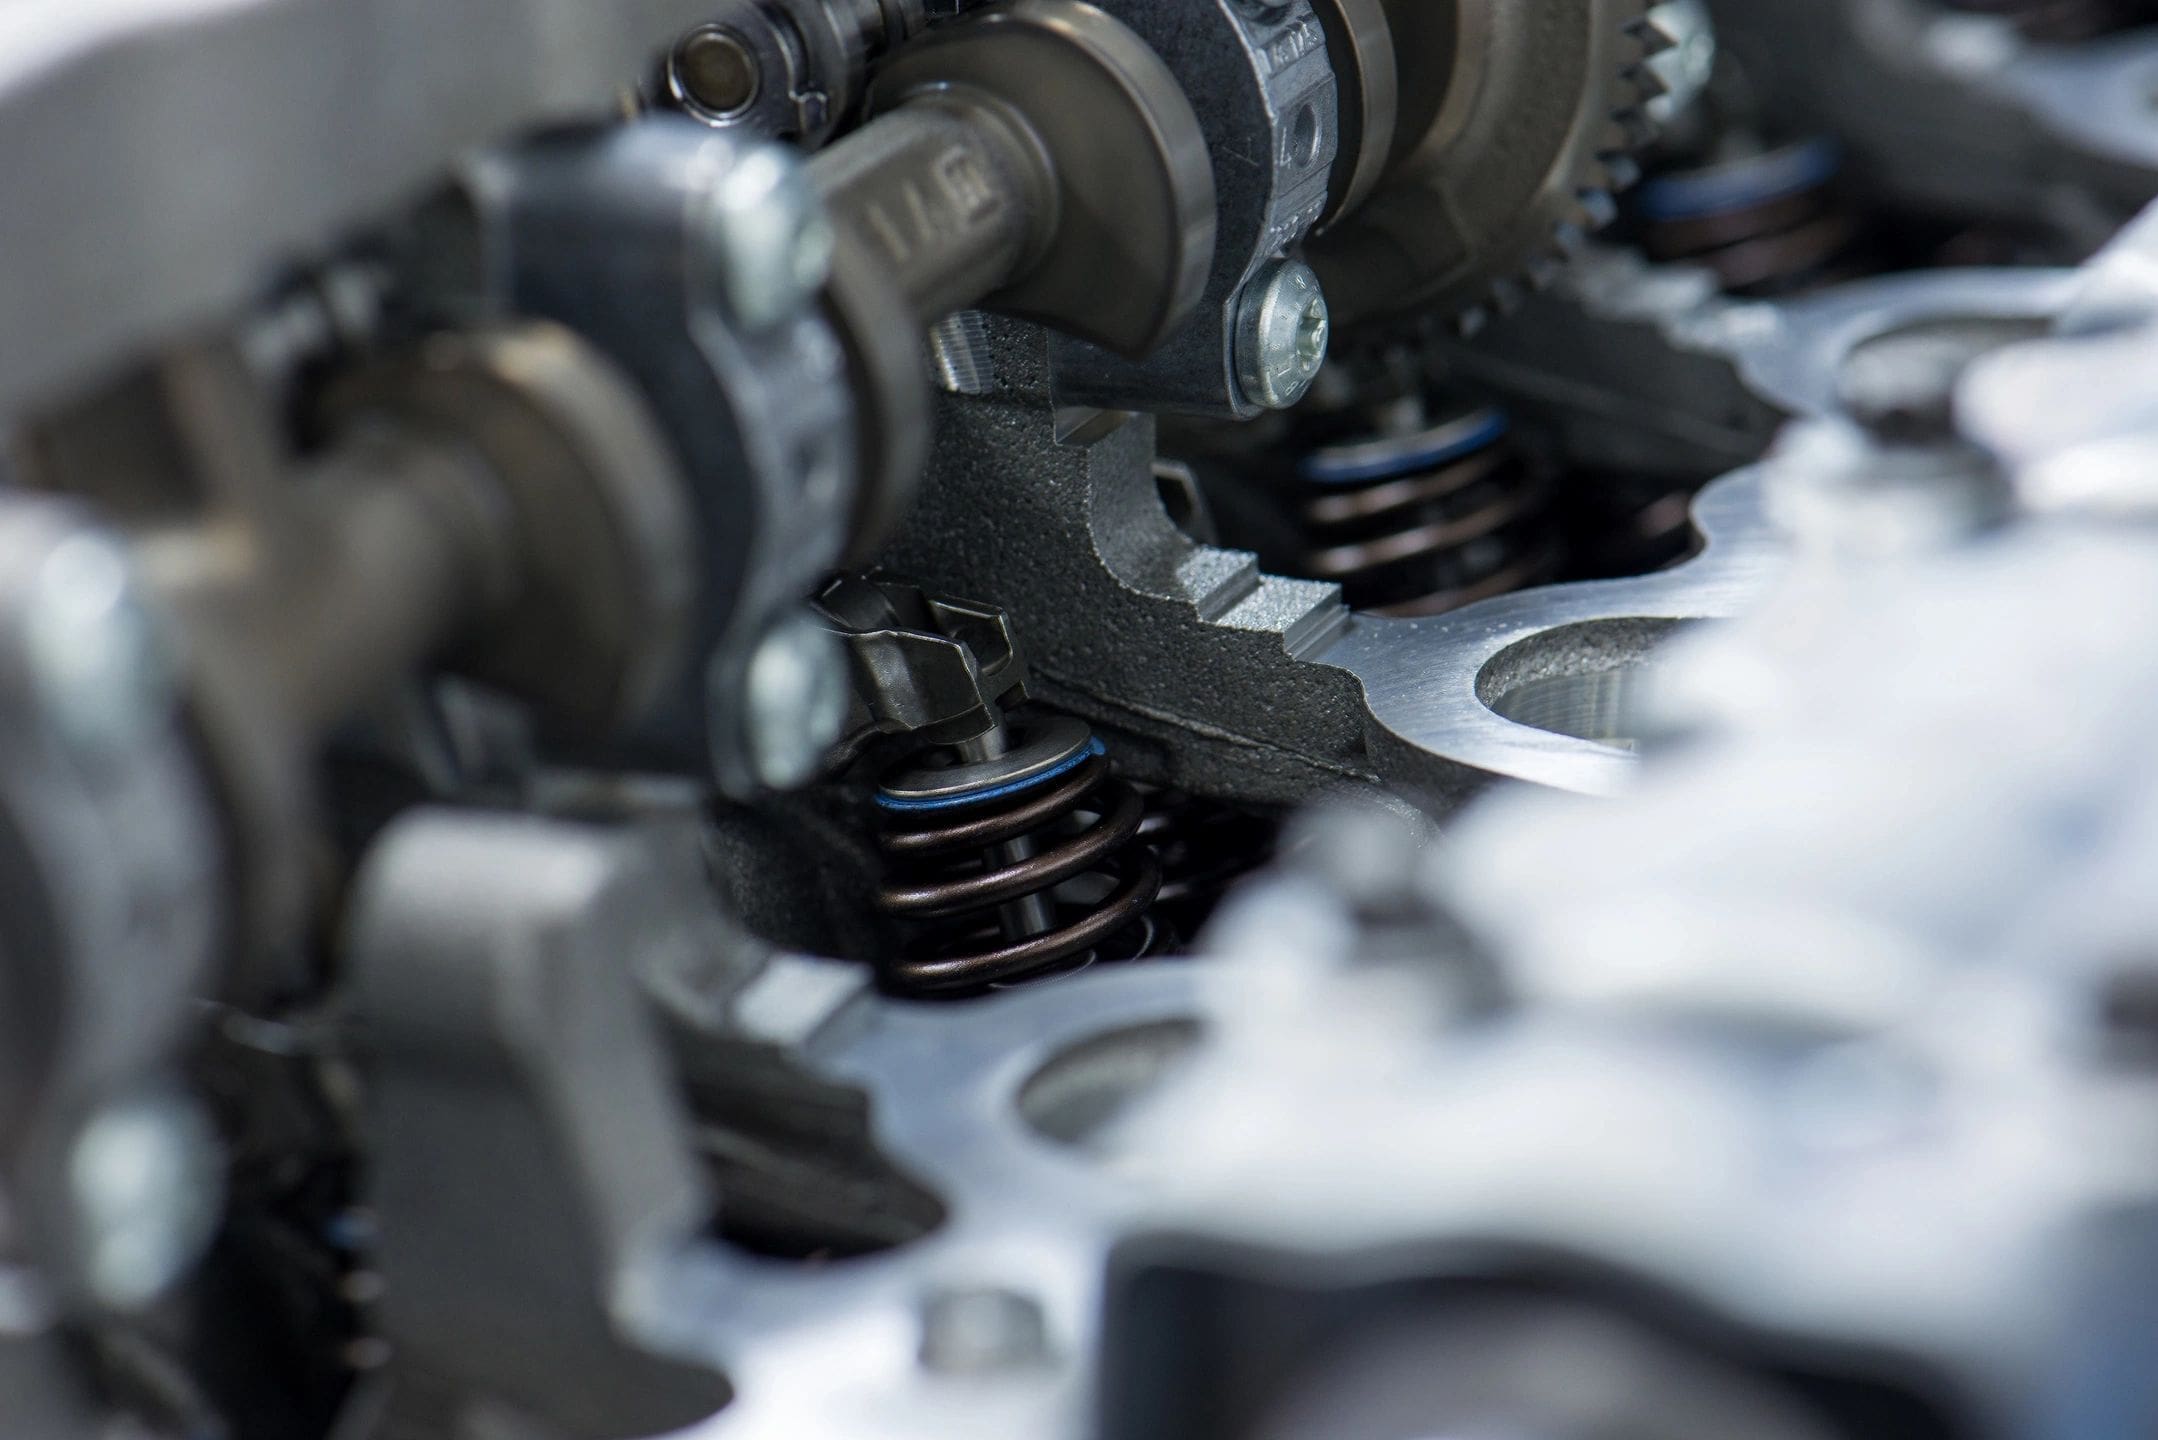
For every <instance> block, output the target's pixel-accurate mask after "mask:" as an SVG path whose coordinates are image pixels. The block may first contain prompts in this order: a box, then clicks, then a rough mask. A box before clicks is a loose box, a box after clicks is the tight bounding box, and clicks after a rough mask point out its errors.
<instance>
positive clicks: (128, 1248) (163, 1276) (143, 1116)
mask: <svg viewBox="0 0 2158 1440" xmlns="http://www.w3.org/2000/svg"><path fill="white" fill-rule="evenodd" d="M220 1170H221V1166H220V1163H219V1158H218V1144H217V1135H216V1131H215V1130H214V1129H213V1128H212V1126H211V1124H210V1120H209V1117H208V1116H207V1115H205V1114H204V1113H203V1110H202V1107H201V1106H200V1105H199V1104H198V1103H196V1102H195V1101H194V1100H193V1099H192V1098H190V1097H188V1096H186V1095H184V1094H181V1093H179V1092H176V1091H171V1090H163V1089H160V1090H152V1091H146V1092H142V1093H137V1094H132V1095H128V1096H125V1097H122V1098H121V1099H118V1100H115V1101H113V1102H111V1103H109V1104H107V1105H105V1106H104V1107H103V1108H102V1109H100V1110H98V1111H97V1112H96V1113H95V1114H94V1115H92V1116H91V1118H90V1121H89V1123H88V1124H86V1125H85V1126H83V1128H82V1132H81V1133H80V1134H79V1135H78V1136H76V1139H75V1145H74V1148H73V1150H72V1151H71V1152H70V1153H69V1156H68V1172H67V1173H68V1184H69V1191H70V1195H71V1197H72V1199H73V1201H74V1217H75V1223H76V1226H77V1227H78V1228H77V1234H78V1235H79V1236H80V1243H81V1255H82V1267H83V1279H84V1281H85V1282H86V1283H87V1285H88V1287H89V1290H90V1293H91V1294H92V1295H93V1296H94V1297H95V1298H96V1299H97V1300H98V1301H99V1302H100V1303H102V1304H104V1305H107V1306H110V1307H112V1308H113V1309H116V1310H136V1309H140V1308H141V1307H143V1306H145V1305H147V1304H149V1303H150V1302H152V1301H154V1300H156V1299H157V1298H158V1297H159V1296H161V1295H163V1294H164V1293H165V1292H166V1291H167V1290H169V1289H171V1288H172V1286H173V1284H174V1283H175V1282H176V1281H178V1280H179V1279H180V1277H181V1276H182V1275H184V1274H186V1273H187V1271H188V1269H189V1268H190V1267H191V1266H192V1265H193V1264H194V1262H195V1260H196V1259H197V1257H199V1256H200V1255H201V1253H202V1251H203V1248H204V1247H205V1246H206V1245H207V1244H208V1243H209V1241H210V1236H211V1235H212V1233H213V1232H214V1231H215V1230H216V1228H217V1217H218V1211H219V1209H220V1207H221V1205H222V1203H223V1194H224V1186H223V1181H222V1177H221V1173H220Z"/></svg>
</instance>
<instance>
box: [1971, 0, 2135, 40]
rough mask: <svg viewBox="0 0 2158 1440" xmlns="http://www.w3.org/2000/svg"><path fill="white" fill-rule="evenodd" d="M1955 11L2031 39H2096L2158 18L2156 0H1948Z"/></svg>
mask: <svg viewBox="0 0 2158 1440" xmlns="http://www.w3.org/2000/svg"><path fill="white" fill-rule="evenodd" d="M1945 3H1946V4H1947V6H1948V8H1950V9H1951V10H1964V11H1969V12H1970V13H1972V14H1974V15H1997V16H1999V17H2001V18H2002V19H2004V20H2007V21H2008V22H2010V23H2011V24H2013V25H2014V26H2015V27H2016V29H2017V30H2018V31H2020V32H2022V34H2023V35H2024V36H2025V37H2026V38H2028V39H2031V40H2035V41H2039V42H2041V43H2046V44H2066V43H2072V42H2074V41H2078V40H2095V39H2097V38H2098V37H2099V36H2101V35H2110V34H2113V33H2114V32H2116V31H2119V30H2126V29H2129V28H2130V27H2132V26H2136V25H2142V24H2147V23H2148V22H2150V21H2151V20H2153V19H2158V4H2153V3H2152V0H1945Z"/></svg>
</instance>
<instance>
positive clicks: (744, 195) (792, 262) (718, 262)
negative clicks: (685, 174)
mask: <svg viewBox="0 0 2158 1440" xmlns="http://www.w3.org/2000/svg"><path fill="white" fill-rule="evenodd" d="M702 229H703V236H702V238H703V242H704V251H705V263H706V266H707V269H708V273H709V274H710V276H711V278H712V279H713V281H714V282H715V284H716V288H717V290H718V292H719V295H720V297H721V298H722V299H723V300H724V301H725V302H726V306H727V311H728V314H729V315H730V317H731V318H732V319H733V320H734V322H735V323H736V324H738V325H740V326H741V327H742V328H743V329H744V330H747V331H749V332H750V333H752V334H763V333H765V332H767V331H770V330H773V329H776V328H777V327H778V326H780V325H783V324H785V323H786V322H787V321H789V320H792V319H795V318H797V317H798V316H800V315H801V314H802V312H803V311H804V310H805V309H806V308H807V307H808V306H809V304H810V302H811V301H813V300H814V299H815V298H816V296H817V293H818V292H819V291H820V290H822V289H823V288H824V283H825V281H826V280H827V279H829V278H830V276H831V271H832V249H833V245H834V243H835V241H834V235H833V231H832V224H831V221H830V219H829V218H828V217H827V216H826V214H825V211H824V202H823V199H822V197H820V196H819V195H818V194H817V188H816V186H815V184H814V183H813V182H812V181H811V180H810V178H809V172H808V170H807V169H806V168H804V166H803V165H802V162H801V161H800V160H799V159H797V158H796V157H795V156H794V155H792V154H791V153H790V152H789V151H787V150H786V149H784V148H783V147H781V146H778V145H768V144H757V145H754V146H745V147H743V148H742V149H741V150H740V151H739V152H738V153H737V154H736V155H735V156H734V157H733V163H731V164H728V165H726V166H725V167H724V168H723V169H722V171H721V173H720V175H719V177H718V178H717V179H716V180H715V181H714V182H713V183H712V185H711V187H710V189H709V190H708V191H707V193H706V196H705V204H704V216H703V227H702Z"/></svg>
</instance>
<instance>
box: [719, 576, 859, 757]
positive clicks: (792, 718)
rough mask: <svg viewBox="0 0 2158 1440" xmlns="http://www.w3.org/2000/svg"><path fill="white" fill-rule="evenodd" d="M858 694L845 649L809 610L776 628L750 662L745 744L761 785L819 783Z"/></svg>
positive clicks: (761, 643) (784, 621) (744, 694)
mask: <svg viewBox="0 0 2158 1440" xmlns="http://www.w3.org/2000/svg"><path fill="white" fill-rule="evenodd" d="M852 698H853V690H852V687H851V685H850V683H849V680H848V675H847V652H846V647H845V646H844V645H842V644H841V643H840V639H839V637H838V636H837V635H835V634H833V633H832V632H831V631H830V630H829V629H827V628H826V627H825V626H824V625H822V624H820V623H819V622H818V621H817V620H816V619H814V618H813V617H811V616H810V615H808V614H807V613H804V612H797V613H795V614H793V615H790V616H788V617H787V618H786V619H784V620H782V621H780V622H779V623H778V624H777V625H774V626H773V627H772V628H771V630H770V631H769V632H767V633H766V635H765V637H764V639H763V641H762V642H760V643H759V644H758V646H757V650H756V653H755V654H754V655H752V656H751V657H750V662H749V671H748V676H747V682H746V684H745V686H744V689H743V700H742V704H743V717H742V719H743V724H742V732H743V740H744V744H745V749H746V752H747V755H748V759H749V763H750V768H751V770H752V771H753V772H754V773H755V775H756V778H757V780H758V782H759V783H760V784H763V785H765V786H767V787H769V788H771V789H773V790H794V789H798V788H799V787H801V786H803V785H806V784H808V783H809V782H810V781H811V780H813V779H815V778H816V776H817V772H818V771H819V770H820V769H822V768H823V765H824V758H825V756H827V755H828V754H830V753H831V750H832V747H833V746H834V745H836V744H838V743H839V738H840V736H841V735H842V734H843V733H844V732H845V730H846V725H847V707H848V704H849V702H850V701H851V699H852Z"/></svg>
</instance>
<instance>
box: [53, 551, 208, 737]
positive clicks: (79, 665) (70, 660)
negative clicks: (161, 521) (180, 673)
mask: <svg viewBox="0 0 2158 1440" xmlns="http://www.w3.org/2000/svg"><path fill="white" fill-rule="evenodd" d="M21 623H22V638H23V645H24V650H25V654H26V658H27V660H28V664H29V668H30V674H31V675H32V677H33V680H34V683H35V685H36V687H37V693H38V697H39V699H40V701H41V702H42V704H43V706H44V709H45V714H46V715H47V717H48V718H49V719H50V721H51V722H52V725H53V727H54V729H55V730H56V731H57V733H58V734H59V735H60V736H61V738H62V739H63V740H64V741H65V742H66V743H67V744H69V745H70V746H72V747H74V748H76V749H77V750H78V751H80V752H82V753H84V754H86V755H108V754H111V753H113V752H114V751H117V750H120V749H123V748H125V747H126V746H127V745H129V744H131V743H132V742H134V741H135V740H137V739H139V738H140V737H141V736H143V735H144V734H146V733H148V732H149V730H150V729H151V727H153V726H154V725H155V724H156V723H157V722H158V721H160V720H161V719H162V718H163V717H164V716H165V714H166V713H167V712H168V711H169V709H170V707H171V704H172V684H173V674H172V670H173V667H172V662H171V657H170V656H169V655H168V654H167V653H166V649H165V645H164V636H163V634H162V633H161V630H160V627H159V625H158V624H157V621H156V619H155V618H154V617H153V616H152V615H151V613H150V611H149V610H148V608H147V607H146V606H145V605H144V603H143V599H142V595H141V592H140V590H139V588H138V587H137V585H136V583H135V578H134V573H133V570H132V567H131V566H130V564H129V562H128V557H127V554H126V552H125V551H123V550H122V549H121V548H120V546H119V544H118V543H117V542H116V541H113V540H110V539H107V538H105V537H103V536H99V535H89V534H81V535H74V536H71V537H69V538H68V539H66V540H63V541H62V542H61V543H60V544H59V545H58V546H56V547H55V548H54V549H53V551H52V552H51V553H50V554H49V555H47V556H46V557H45V559H44V561H43V563H42V564H41V565H40V566H39V568H38V573H37V577H36V579H35V580H34V581H33V582H32V585H31V588H30V593H29V596H28V599H27V603H26V605H25V608H24V611H23V617H22V622H21Z"/></svg>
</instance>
